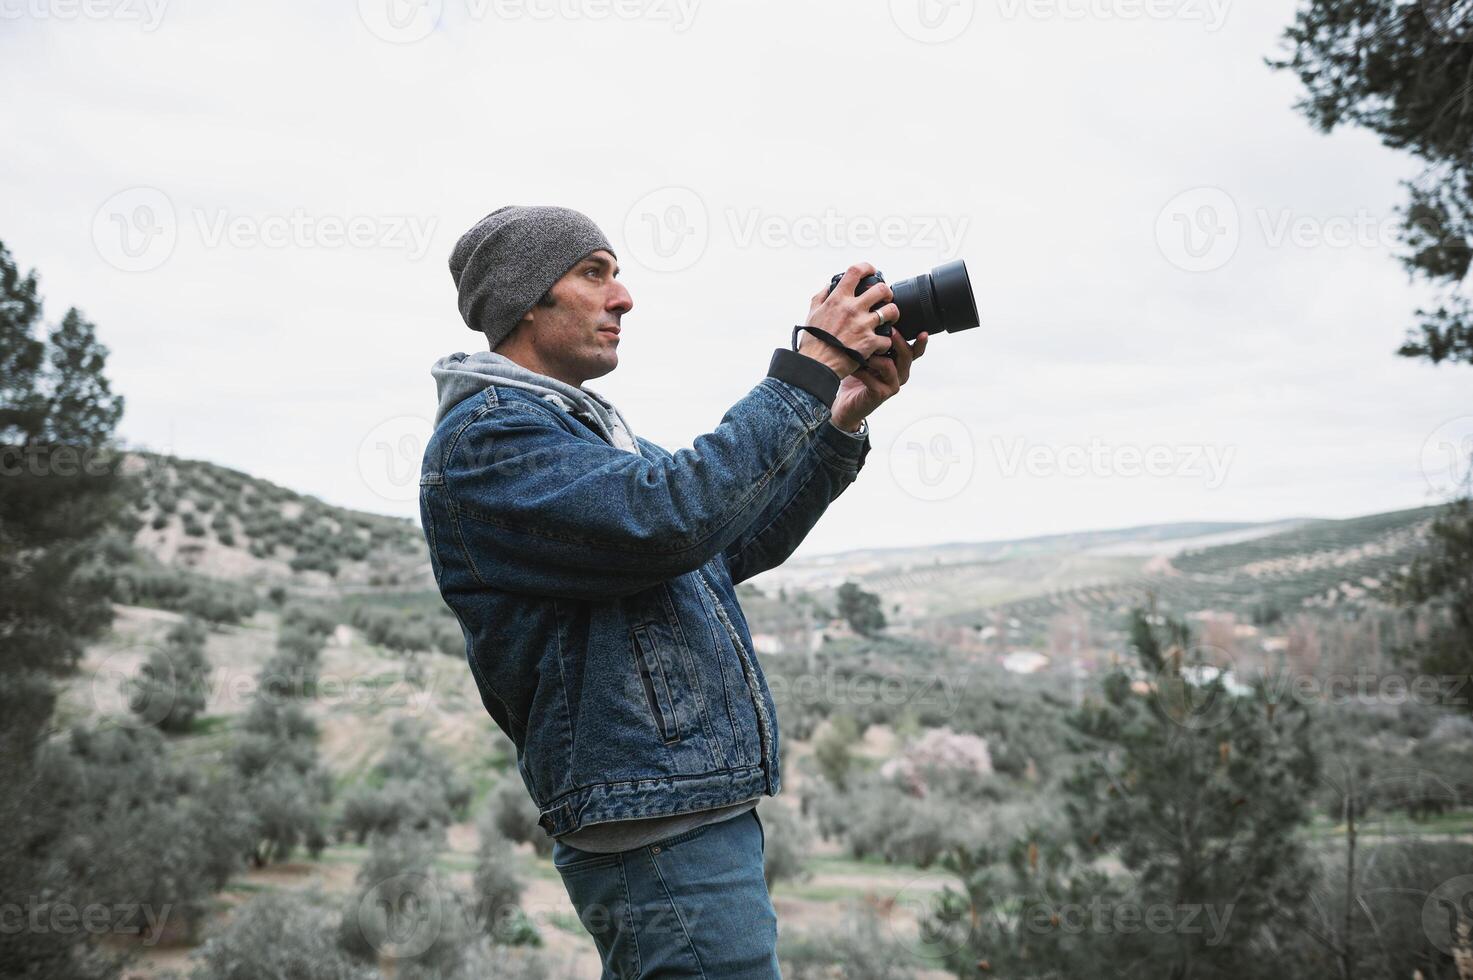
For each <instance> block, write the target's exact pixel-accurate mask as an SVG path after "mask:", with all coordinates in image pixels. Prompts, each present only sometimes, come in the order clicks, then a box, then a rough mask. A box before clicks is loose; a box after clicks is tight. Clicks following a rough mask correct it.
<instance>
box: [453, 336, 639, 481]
mask: <svg viewBox="0 0 1473 980" xmlns="http://www.w3.org/2000/svg"><path fill="white" fill-rule="evenodd" d="M430 374H432V375H433V376H434V378H435V386H436V388H437V389H438V391H439V398H440V404H439V406H438V407H437V408H436V409H435V425H436V427H438V426H439V424H440V420H441V419H443V418H444V417H445V415H446V413H448V412H449V411H450V410H451V409H452V408H454V407H455V406H456V405H458V404H459V403H460V402H462V401H464V400H465V399H467V398H469V397H470V396H471V395H474V394H476V393H477V392H480V391H484V390H485V389H486V388H487V387H489V386H490V385H493V384H498V385H506V386H507V387H509V388H521V389H522V390H523V391H528V392H531V393H532V394H534V395H536V396H537V397H539V398H542V399H543V400H545V401H549V402H551V403H552V404H554V405H557V406H558V407H559V408H561V409H563V410H564V411H566V412H568V413H569V414H571V415H574V416H576V417H577V418H578V420H579V421H580V422H583V423H584V424H585V425H587V426H588V427H589V428H591V429H592V430H593V431H595V432H597V433H598V434H599V435H600V436H601V437H602V438H603V439H604V440H605V441H606V442H608V443H609V444H610V445H613V446H616V447H618V448H619V449H623V450H626V451H628V452H631V453H634V454H636V455H638V454H639V446H638V444H637V443H636V442H635V440H634V431H633V430H632V429H630V428H629V423H628V422H626V421H624V416H623V415H621V414H619V410H618V409H617V408H615V407H614V406H613V405H612V404H611V403H610V402H609V400H608V399H607V398H604V396H602V395H600V394H599V393H598V392H596V391H589V390H588V389H587V388H575V387H573V386H572V385H570V384H566V383H564V382H562V381H559V380H557V379H556V378H549V377H548V376H547V375H545V374H538V373H537V372H536V371H529V370H527V369H526V368H524V367H522V366H521V365H520V364H518V363H517V362H516V361H513V360H512V359H511V358H509V357H507V356H506V355H505V354H498V353H496V352H495V351H491V350H482V351H476V352H475V353H474V354H466V353H464V352H463V351H462V352H457V353H454V354H447V355H445V356H444V357H442V358H440V359H439V360H438V361H436V362H435V364H434V366H433V367H431V368H430Z"/></svg>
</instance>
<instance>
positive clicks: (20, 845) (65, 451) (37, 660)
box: [0, 243, 126, 977]
mask: <svg viewBox="0 0 1473 980" xmlns="http://www.w3.org/2000/svg"><path fill="white" fill-rule="evenodd" d="M41 314H42V303H41V299H40V295H39V291H38V288H37V283H36V274H35V272H34V271H33V272H30V273H28V274H26V275H24V276H23V275H21V274H20V271H19V269H18V268H17V266H16V263H15V261H14V260H13V259H12V258H11V255H10V252H9V250H8V249H7V248H6V247H5V245H4V243H0V637H3V638H4V654H3V656H0V785H4V786H5V788H6V789H5V792H4V793H0V826H3V827H4V828H5V832H4V834H0V904H3V905H5V906H8V907H20V908H28V907H30V906H31V905H33V904H34V903H35V902H36V901H37V896H46V898H47V900H48V901H50V902H54V903H60V904H74V905H81V904H84V899H85V896H84V894H83V892H82V890H83V889H84V888H86V887H89V886H87V885H86V884H85V883H84V882H83V881H81V880H79V879H78V878H77V877H76V876H72V875H69V874H66V873H64V872H60V871H59V870H58V864H57V862H55V861H54V860H52V859H49V858H48V857H47V856H46V853H45V850H46V847H47V842H54V840H55V839H56V837H57V835H58V834H59V833H60V828H62V827H64V826H66V821H67V820H68V819H69V811H68V810H67V809H66V808H65V807H64V806H60V805H59V804H58V803H57V802H56V801H55V800H53V799H51V798H50V796H48V794H47V792H46V789H45V787H46V785H47V784H46V781H45V779H44V778H43V777H44V776H45V773H44V772H43V767H42V766H41V764H40V755H39V753H40V749H41V747H42V744H43V742H44V740H45V737H46V735H47V727H48V725H49V723H50V719H51V716H52V710H53V707H54V704H55V693H54V690H53V684H54V682H55V681H56V680H57V679H59V678H62V677H65V676H66V675H67V674H69V673H72V672H73V671H74V670H75V669H76V665H77V663H78V661H79V660H80V658H81V655H82V649H83V644H84V643H85V642H86V641H87V640H88V639H90V638H92V637H95V636H97V635H98V634H99V633H101V632H102V630H103V629H105V628H106V627H107V626H108V625H109V623H110V622H111V619H112V607H111V604H110V602H109V591H110V582H109V579H108V576H107V575H106V574H105V570H104V572H103V573H101V574H99V570H98V569H97V568H96V567H95V564H94V566H93V567H89V558H90V556H91V555H92V554H93V553H94V552H96V551H97V550H98V544H99V542H100V540H101V539H102V537H103V535H104V533H105V531H106V530H107V529H108V528H109V527H111V526H115V525H119V524H120V523H122V515H123V513H124V508H125V506H126V499H125V495H124V492H123V489H124V485H123V483H122V480H121V476H120V473H119V468H120V464H121V455H120V454H119V453H117V452H116V451H115V449H114V447H113V445H112V442H113V430H114V428H115V427H116V425H117V421H118V419H119V417H120V416H121V413H122V407H123V403H122V399H121V398H117V397H115V396H113V395H112V394H111V393H110V392H109V390H108V384H107V380H106V378H105V376H104V375H103V369H104V367H105V366H106V361H107V349H106V348H105V347H102V346H101V345H100V344H98V343H97V341H96V337H95V336H94V332H93V329H92V325H91V324H90V323H87V322H86V321H85V320H84V319H83V318H82V317H81V315H80V314H78V313H77V312H76V311H75V310H72V311H70V312H68V314H67V315H66V317H65V318H64V319H63V321H62V323H61V325H60V326H58V327H57V328H56V329H55V330H53V331H52V332H51V333H50V335H49V338H48V341H46V342H43V341H41V340H39V339H38V338H37V337H36V336H35V334H36V332H37V329H38V327H39V325H40V322H41ZM88 938H89V937H88V935H87V934H86V933H85V932H60V931H55V930H52V931H36V930H27V931H26V932H24V933H22V934H20V935H18V936H7V938H6V941H5V942H3V943H0V976H67V977H104V976H112V975H115V974H116V972H117V969H116V966H115V965H113V964H111V963H110V962H108V961H107V960H106V959H104V958H101V957H99V956H98V955H97V954H96V953H95V951H93V950H92V949H91V948H90V947H89V945H88V943H87V942H86V940H87V939H88Z"/></svg>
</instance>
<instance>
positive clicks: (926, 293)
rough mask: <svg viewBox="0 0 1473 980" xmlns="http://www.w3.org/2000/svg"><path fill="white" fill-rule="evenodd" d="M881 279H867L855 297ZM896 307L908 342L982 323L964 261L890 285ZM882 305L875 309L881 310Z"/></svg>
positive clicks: (836, 280)
mask: <svg viewBox="0 0 1473 980" xmlns="http://www.w3.org/2000/svg"><path fill="white" fill-rule="evenodd" d="M841 278H843V273H840V274H839V275H836V276H834V277H833V279H832V280H830V282H829V292H833V291H834V287H835V286H837V285H838V284H839V280H840V279H841ZM883 281H884V277H883V276H881V275H873V276H865V277H864V278H863V279H861V280H860V281H859V284H858V285H857V286H856V287H855V290H854V291H855V294H856V295H858V294H859V293H862V292H864V291H865V290H866V289H868V288H870V287H871V286H873V285H874V284H875V283H877V282H883ZM890 291H891V292H892V293H894V296H895V300H894V302H895V305H896V306H897V307H899V309H900V320H899V322H897V323H895V324H894V327H895V329H897V330H899V332H900V335H901V336H902V337H904V338H905V339H906V340H915V339H916V338H917V337H919V336H920V335H921V333H922V332H925V333H930V334H937V333H956V332H957V331H958V330H970V329H972V328H973V327H975V326H977V325H979V324H980V323H981V319H980V318H979V317H978V315H977V300H976V298H975V297H974V296H973V294H972V280H971V277H970V276H968V275H967V263H966V262H965V261H963V260H962V259H957V260H956V261H954V262H947V263H945V264H944V265H938V266H937V267H936V268H934V269H932V270H931V271H930V272H923V273H921V274H920V275H918V276H915V277H914V278H911V279H902V280H900V281H899V282H895V283H891V284H890ZM883 305H884V304H883V303H879V304H876V305H875V306H874V307H873V308H874V309H876V310H878V309H879V308H880V307H881V306H883Z"/></svg>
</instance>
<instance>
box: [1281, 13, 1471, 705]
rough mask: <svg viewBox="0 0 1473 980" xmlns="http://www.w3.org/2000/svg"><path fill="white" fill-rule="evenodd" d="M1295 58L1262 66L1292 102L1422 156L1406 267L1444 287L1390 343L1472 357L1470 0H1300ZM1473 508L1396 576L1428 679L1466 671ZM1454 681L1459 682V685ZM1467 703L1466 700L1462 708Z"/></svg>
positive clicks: (1452, 357) (1437, 355) (1444, 523)
mask: <svg viewBox="0 0 1473 980" xmlns="http://www.w3.org/2000/svg"><path fill="white" fill-rule="evenodd" d="M1284 39H1285V42H1286V45H1287V46H1288V47H1290V48H1292V56H1291V57H1289V58H1288V59H1285V60H1282V61H1272V60H1270V61H1269V62H1268V63H1269V65H1270V66H1271V67H1273V68H1275V69H1280V70H1282V69H1291V70H1293V71H1294V72H1296V73H1297V74H1298V75H1299V78H1300V80H1301V81H1302V82H1303V83H1304V86H1305V89H1306V92H1307V94H1306V96H1305V97H1304V98H1303V99H1302V100H1301V101H1300V102H1299V103H1298V105H1297V108H1299V109H1300V110H1301V111H1302V112H1304V114H1305V115H1306V116H1307V117H1308V118H1309V119H1310V121H1311V122H1312V123H1313V124H1314V125H1315V126H1316V127H1318V128H1319V129H1320V130H1322V131H1323V132H1330V131H1332V130H1333V129H1334V128H1335V127H1336V126H1338V125H1342V124H1348V125H1356V126H1361V127H1364V128H1366V129H1369V130H1370V131H1371V132H1373V133H1375V134H1376V135H1378V136H1379V137H1381V140H1382V142H1383V143H1385V144H1386V145H1387V146H1389V147H1392V148H1394V149H1398V150H1406V151H1407V152H1409V153H1411V154H1412V155H1413V156H1415V157H1417V158H1418V159H1420V160H1421V161H1422V163H1423V165H1424V169H1423V171H1422V173H1421V174H1420V175H1419V176H1418V177H1417V178H1416V179H1414V180H1412V181H1407V182H1405V186H1406V187H1407V190H1408V203H1407V206H1406V208H1405V209H1404V210H1403V211H1402V212H1401V219H1402V227H1403V231H1404V232H1405V235H1404V244H1405V246H1406V248H1407V252H1406V254H1405V255H1403V256H1402V257H1401V260H1402V262H1403V264H1404V265H1405V266H1406V267H1407V269H1408V271H1409V272H1411V273H1412V275H1414V276H1416V275H1421V276H1423V277H1425V278H1426V279H1428V280H1430V281H1433V282H1439V283H1443V284H1444V285H1445V286H1446V288H1447V290H1448V295H1447V298H1446V301H1445V302H1444V303H1443V304H1442V305H1441V306H1439V308H1438V309H1436V310H1420V309H1419V310H1418V311H1417V316H1418V317H1419V318H1420V322H1419V323H1418V324H1416V326H1415V327H1414V328H1413V330H1412V332H1411V334H1410V335H1409V336H1408V337H1407V339H1406V342H1405V343H1404V344H1402V346H1401V348H1400V349H1399V350H1398V351H1397V353H1398V354H1400V355H1401V356H1403V357H1413V358H1426V359H1427V360H1430V361H1431V362H1432V363H1434V364H1440V363H1441V362H1443V361H1448V362H1450V363H1459V362H1461V363H1466V364H1473V304H1470V301H1469V299H1468V297H1467V295H1466V294H1464V293H1459V292H1458V291H1457V290H1458V287H1459V286H1461V285H1462V284H1464V283H1465V282H1466V281H1467V279H1468V272H1469V266H1470V262H1473V43H1469V42H1473V4H1470V3H1468V2H1466V0H1422V2H1420V3H1408V2H1403V0H1307V2H1306V3H1305V4H1304V6H1303V7H1302V8H1301V9H1300V10H1299V13H1298V16H1297V18H1296V20H1295V23H1294V26H1292V27H1290V28H1289V29H1288V30H1286V31H1285V35H1284ZM1470 558H1473V505H1470V499H1469V497H1468V495H1467V488H1464V489H1463V495H1462V497H1461V498H1460V499H1459V500H1458V501H1455V502H1454V503H1453V504H1452V505H1451V506H1450V507H1449V508H1448V510H1447V512H1446V513H1445V514H1444V515H1443V516H1442V517H1441V518H1440V519H1439V520H1438V521H1437V522H1436V523H1435V524H1434V525H1433V527H1432V533H1431V535H1430V537H1429V540H1428V551H1427V553H1426V555H1425V556H1424V558H1422V559H1421V560H1420V561H1419V562H1418V563H1417V567H1415V568H1414V569H1413V571H1412V573H1411V575H1409V576H1407V577H1406V578H1405V579H1404V580H1403V581H1402V582H1401V583H1400V592H1401V596H1402V598H1403V600H1404V601H1405V602H1407V603H1409V604H1412V605H1420V604H1424V603H1425V604H1430V605H1432V606H1433V607H1434V612H1435V614H1436V615H1438V616H1439V617H1440V620H1439V623H1438V625H1437V626H1436V628H1435V629H1434V633H1433V635H1432V637H1431V638H1430V639H1429V640H1428V641H1427V642H1426V643H1425V644H1421V645H1419V647H1418V648H1416V649H1413V650H1410V651H1406V653H1407V654H1408V655H1409V657H1410V658H1411V659H1414V660H1418V661H1420V667H1421V669H1422V670H1423V671H1424V672H1425V673H1427V674H1432V675H1435V676H1444V677H1448V676H1453V677H1460V678H1462V679H1463V681H1464V682H1466V681H1467V680H1468V679H1469V678H1470V677H1473V582H1470V572H1469V569H1470V568H1473V562H1470ZM1459 686H1460V687H1461V686H1462V685H1459ZM1457 706H1458V707H1461V708H1462V709H1463V710H1467V711H1473V700H1470V699H1469V698H1466V697H1464V698H1462V699H1461V700H1460V702H1459V704H1458V705H1457Z"/></svg>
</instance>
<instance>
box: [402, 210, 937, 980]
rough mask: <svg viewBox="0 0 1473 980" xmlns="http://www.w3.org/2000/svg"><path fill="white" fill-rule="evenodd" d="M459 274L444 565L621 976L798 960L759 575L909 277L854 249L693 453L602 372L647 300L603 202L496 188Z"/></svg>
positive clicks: (447, 434) (885, 392)
mask: <svg viewBox="0 0 1473 980" xmlns="http://www.w3.org/2000/svg"><path fill="white" fill-rule="evenodd" d="M450 271H451V274H452V276H453V278H454V280H455V284H456V288H457V290H458V292H459V305H460V312H461V315H462V317H463V318H464V320H465V322H466V325H467V326H469V327H470V328H471V329H473V330H478V331H481V332H483V333H484V334H485V335H486V339H487V342H488V344H489V350H485V351H480V352H478V353H475V354H471V355H467V354H464V353H456V354H451V355H449V356H447V357H444V358H441V359H440V360H439V361H438V362H436V364H435V366H434V368H433V369H432V373H433V375H434V377H435V380H436V382H437V385H438V390H439V397H440V404H439V409H438V411H437V412H436V416H435V432H434V435H433V436H432V437H431V439H430V442H429V445H428V446H427V447H426V450H425V457H424V466H423V470H422V475H421V480H420V488H421V489H420V510H421V516H422V519H423V524H424V531H425V536H426V538H427V540H428V542H429V546H430V560H431V564H432V566H433V569H434V573H435V580H436V582H437V583H438V585H439V588H440V592H441V594H442V595H443V596H444V598H445V602H446V604H447V605H448V606H449V607H450V609H451V610H452V611H453V612H454V613H455V615H456V617H457V618H458V619H459V621H460V625H461V628H462V630H463V631H464V633H465V637H466V656H467V660H468V661H469V663H470V668H471V673H472V676H473V677H474V678H475V682H476V685H477V687H478V689H479V691H480V695H481V699H482V702H483V703H484V704H485V706H486V709H487V711H489V712H490V714H491V716H492V718H494V719H495V721H496V723H497V724H498V725H499V726H500V727H501V728H502V729H503V730H504V731H505V732H506V733H507V735H508V736H509V737H510V738H511V740H512V742H513V743H514V744H515V746H516V750H517V771H518V773H519V775H520V776H521V779H522V781H523V782H524V783H525V785H526V787H527V790H528V792H529V793H530V794H531V796H532V799H533V801H534V802H535V803H536V805H537V809H538V812H539V823H540V824H541V826H542V828H543V829H544V831H545V832H546V833H548V834H550V835H552V836H553V837H554V838H555V839H556V841H555V843H554V846H553V863H554V865H555V866H556V867H557V869H558V871H559V873H560V874H561V876H562V879H563V882H564V884H565V886H566V887H567V891H568V895H569V896H570V897H571V898H572V900H573V904H574V906H575V907H576V908H577V909H578V913H579V917H580V919H581V920H582V921H583V923H584V925H585V927H586V928H587V929H588V931H589V932H590V933H591V934H592V936H593V938H594V940H595V942H596V944H597V946H598V949H599V952H600V955H601V957H602V959H603V962H604V974H603V975H604V976H605V977H621V978H622V977H653V976H660V977H711V978H715V977H721V978H745V977H763V978H768V977H776V976H778V975H779V974H778V968H777V954H776V944H777V917H776V915H775V913H774V912H773V908H772V902H771V898H770V897H769V895H768V892H767V888H766V884H765V881H764V878H763V852H764V849H765V844H766V840H765V834H764V831H763V829H762V824H761V820H760V818H758V816H757V811H756V806H757V802H758V800H759V799H760V798H761V797H762V796H764V795H767V796H771V795H775V794H776V793H777V792H778V790H779V789H780V787H781V779H780V774H779V771H778V730H777V709H776V705H775V704H774V703H773V700H772V695H771V692H770V691H769V689H768V686H767V681H766V678H765V677H764V676H763V673H762V667H761V665H760V664H759V663H758V660H757V657H756V655H755V653H754V652H753V650H752V639H751V634H750V631H749V629H748V626H747V622H746V619H745V618H744V617H743V615H742V610H741V607H740V605H739V604H738V603H737V598H736V591H735V590H736V585H737V583H739V582H741V581H743V580H745V579H747V578H750V577H751V576H753V575H755V574H757V573H758V572H762V571H765V570H766V569H769V568H772V567H774V566H776V565H778V564H781V563H782V562H783V561H784V560H785V559H786V558H787V557H788V555H790V554H791V553H792V552H793V550H794V549H795V548H796V547H797V546H798V544H799V543H800V542H801V541H802V540H803V538H804V536H805V535H806V534H807V533H808V531H809V530H810V529H811V528H812V527H813V525H814V524H815V523H816V522H817V521H818V518H819V516H820V515H822V514H823V512H824V510H825V509H826V508H827V507H828V505H829V504H830V503H831V502H832V501H833V500H834V498H835V497H837V496H838V495H839V494H840V493H842V492H843V490H844V489H845V487H847V486H848V485H849V484H850V483H852V482H853V481H854V478H855V477H856V476H857V475H858V473H859V469H860V467H861V466H862V465H863V463H864V458H865V456H866V454H867V453H868V451H869V435H868V425H867V423H866V421H865V419H866V417H867V416H868V415H869V414H870V413H871V412H873V411H874V410H875V408H877V407H878V406H879V405H880V404H881V403H883V402H884V401H885V400H886V399H888V398H890V397H892V396H893V395H895V394H896V392H898V391H899V389H900V386H901V385H903V384H904V383H905V382H906V380H907V379H908V377H909V375H910V365H911V361H912V360H913V358H915V357H919V356H920V355H921V354H922V353H923V352H924V351H925V345H926V335H925V334H921V335H920V336H919V337H918V338H917V339H916V341H915V342H914V344H907V343H905V342H904V341H901V342H899V343H896V344H894V346H893V348H892V344H891V338H890V337H889V336H887V335H882V334H880V333H877V332H876V329H877V327H880V326H882V325H883V324H885V323H887V322H888V323H893V322H894V321H896V320H897V319H898V318H899V310H898V308H897V307H896V306H895V305H894V303H892V302H891V299H892V296H891V292H890V287H889V286H888V285H886V284H884V283H879V284H877V285H875V286H873V287H871V288H870V289H869V290H867V291H866V292H865V293H864V294H863V295H860V296H856V295H855V289H856V287H857V285H858V283H859V281H860V279H861V278H863V277H864V276H865V275H868V274H870V273H872V272H873V271H874V267H873V266H871V265H869V264H867V263H860V264H857V265H854V266H852V267H851V268H850V269H849V270H848V271H847V272H846V273H845V274H844V278H843V280H842V281H841V282H840V283H839V286H838V288H837V289H835V290H833V292H832V295H830V294H829V290H828V288H827V283H825V288H824V289H821V290H820V291H819V292H818V293H817V294H816V295H815V296H814V297H813V300H812V303H811V306H810V309H809V316H808V320H807V325H809V326H812V327H814V328H815V331H818V333H815V332H808V333H806V334H805V339H804V341H803V343H802V344H801V346H800V348H799V349H798V350H796V351H794V350H786V349H778V350H777V351H775V352H774V354H773V357H772V361H771V364H770V366H769V367H768V371H767V376H766V377H764V378H762V379H761V380H760V381H759V382H758V383H757V384H756V385H755V386H754V387H753V388H752V389H751V391H749V392H748V393H747V394H746V396H744V397H743V398H742V399H741V400H740V401H738V402H737V403H736V404H735V405H733V406H732V407H731V409H730V410H729V411H728V412H727V413H726V415H725V416H724V417H723V418H722V420H721V424H720V425H719V426H717V427H716V429H714V430H713V431H711V432H709V433H707V434H705V435H702V436H700V437H699V438H697V439H696V440H695V443H694V446H693V447H692V448H691V449H682V450H681V451H680V452H678V453H675V454H673V455H672V454H671V453H669V452H667V451H665V450H664V449H662V448H660V447H659V446H656V445H655V444H653V443H651V442H649V441H648V440H645V439H641V438H639V437H637V436H635V435H634V433H633V431H632V429H631V428H630V425H629V423H628V421H627V420H625V418H624V416H623V415H622V414H621V413H620V412H619V410H618V409H616V408H615V407H614V406H613V405H612V404H610V403H609V401H608V400H607V399H605V398H604V397H603V396H601V395H599V394H597V393H596V392H593V391H590V390H588V389H586V388H584V387H583V384H584V383H585V382H586V381H588V380H590V379H592V378H599V377H602V376H604V375H606V374H608V373H609V372H610V371H612V370H614V368H615V367H616V366H617V365H618V363H619V355H618V347H619V336H620V331H621V329H622V325H623V317H624V314H626V313H628V312H629V311H630V310H631V309H633V307H634V303H633V300H632V298H631V297H630V295H629V291H628V290H627V289H625V288H624V286H623V285H622V284H621V283H620V282H619V281H618V274H619V268H618V264H617V257H616V255H615V253H614V249H613V247H612V246H611V245H610V244H609V242H608V239H607V238H606V237H605V236H604V234H603V233H602V232H601V231H600V230H599V229H598V227H597V226H596V225H595V224H594V223H593V222H592V221H590V220H589V219H588V218H587V217H585V216H584V215H582V214H579V213H578V212H576V211H571V210H568V209H566V208H556V207H516V206H513V207H504V208H500V209H498V210H496V211H493V212H492V213H491V214H489V215H487V216H486V217H485V218H483V219H481V221H479V222H478V223H477V224H476V225H475V226H474V227H472V228H471V229H470V230H469V231H467V232H466V233H465V235H464V236H462V237H461V239H460V241H459V242H457V244H456V246H455V249H454V251H453V252H452V254H451V256H450ZM881 303H884V304H885V305H884V306H883V307H882V308H880V309H879V310H878V311H877V312H878V316H877V315H876V312H874V311H871V309H870V307H872V306H876V305H878V304H881ZM825 335H827V336H825ZM891 350H893V359H892V357H890V356H886V355H885V352H887V351H891ZM861 361H862V362H863V363H864V365H865V368H864V370H857V367H858V365H859V364H860V363H861Z"/></svg>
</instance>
